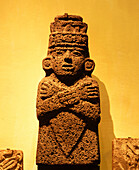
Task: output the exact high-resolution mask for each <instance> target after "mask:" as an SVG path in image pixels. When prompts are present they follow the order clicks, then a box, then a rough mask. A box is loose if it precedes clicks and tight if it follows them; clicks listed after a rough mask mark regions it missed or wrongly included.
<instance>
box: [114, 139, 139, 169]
mask: <svg viewBox="0 0 139 170" xmlns="http://www.w3.org/2000/svg"><path fill="white" fill-rule="evenodd" d="M113 170H139V139H136V138H135V139H133V138H118V139H114V140H113Z"/></svg>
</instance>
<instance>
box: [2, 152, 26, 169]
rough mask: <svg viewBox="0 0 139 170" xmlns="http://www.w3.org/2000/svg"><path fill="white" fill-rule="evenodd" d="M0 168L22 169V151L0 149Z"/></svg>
mask: <svg viewBox="0 0 139 170" xmlns="http://www.w3.org/2000/svg"><path fill="white" fill-rule="evenodd" d="M0 170H23V152H22V151H21V150H10V149H7V150H0Z"/></svg>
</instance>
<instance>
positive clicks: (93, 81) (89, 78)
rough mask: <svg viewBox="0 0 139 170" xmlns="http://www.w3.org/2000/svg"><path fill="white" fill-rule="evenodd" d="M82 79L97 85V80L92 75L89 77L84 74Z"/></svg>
mask: <svg viewBox="0 0 139 170" xmlns="http://www.w3.org/2000/svg"><path fill="white" fill-rule="evenodd" d="M82 81H84V82H92V84H94V86H99V84H98V82H97V81H96V80H95V79H94V78H92V77H90V76H88V75H86V76H85V77H84V78H83V79H82Z"/></svg>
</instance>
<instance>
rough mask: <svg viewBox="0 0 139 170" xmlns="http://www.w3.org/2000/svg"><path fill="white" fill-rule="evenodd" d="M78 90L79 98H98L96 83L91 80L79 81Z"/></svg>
mask: <svg viewBox="0 0 139 170" xmlns="http://www.w3.org/2000/svg"><path fill="white" fill-rule="evenodd" d="M78 89H79V90H80V98H81V99H95V98H99V88H98V85H97V84H96V83H94V82H93V81H90V80H89V81H88V82H85V83H81V84H80V86H79V88H78Z"/></svg>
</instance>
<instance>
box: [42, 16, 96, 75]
mask: <svg viewBox="0 0 139 170" xmlns="http://www.w3.org/2000/svg"><path fill="white" fill-rule="evenodd" d="M82 20H83V19H82V18H81V17H80V16H76V15H68V14H64V15H61V16H57V17H56V18H55V21H54V22H53V23H51V25H50V30H51V34H50V36H49V47H48V55H47V57H46V58H45V59H44V60H43V69H44V70H45V72H46V74H47V75H50V74H51V73H52V72H54V73H55V74H56V75H58V76H76V75H81V74H88V75H91V73H92V71H93V69H94V66H95V64H94V61H93V60H91V59H90V58H89V52H88V36H87V34H86V32H87V24H86V23H83V22H82Z"/></svg>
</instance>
